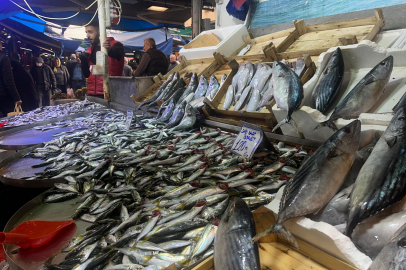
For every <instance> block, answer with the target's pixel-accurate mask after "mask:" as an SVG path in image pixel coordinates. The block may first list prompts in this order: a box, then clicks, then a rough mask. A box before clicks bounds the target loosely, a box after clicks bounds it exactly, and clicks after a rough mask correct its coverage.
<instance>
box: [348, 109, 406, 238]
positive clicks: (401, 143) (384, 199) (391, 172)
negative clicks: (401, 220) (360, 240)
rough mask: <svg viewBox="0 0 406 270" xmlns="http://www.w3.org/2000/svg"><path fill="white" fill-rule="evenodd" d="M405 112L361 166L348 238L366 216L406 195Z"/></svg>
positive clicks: (388, 129) (351, 211) (387, 130)
mask: <svg viewBox="0 0 406 270" xmlns="http://www.w3.org/2000/svg"><path fill="white" fill-rule="evenodd" d="M405 132H406V111H405V108H400V109H398V110H397V111H396V114H395V115H394V116H393V118H392V120H391V122H390V123H389V126H388V127H387V129H386V130H385V132H384V133H383V135H382V136H381V138H380V139H379V141H378V142H377V143H376V145H375V147H374V150H372V153H371V155H370V156H369V158H368V159H367V161H366V162H365V164H364V166H362V168H361V171H360V172H359V174H358V176H357V179H356V180H355V184H354V189H353V191H352V193H351V197H350V198H351V200H350V214H349V217H348V223H347V228H346V235H347V236H351V234H352V231H353V230H354V228H355V226H357V224H358V223H359V222H360V221H362V220H363V219H366V218H367V217H369V216H371V215H373V214H376V213H377V212H379V211H381V210H382V209H385V208H386V207H388V206H389V205H391V204H392V203H394V202H396V201H399V200H401V199H402V198H403V196H404V195H405V193H406V181H405V180H406V179H405V178H406V177H405V175H406V166H405V165H406V137H405Z"/></svg>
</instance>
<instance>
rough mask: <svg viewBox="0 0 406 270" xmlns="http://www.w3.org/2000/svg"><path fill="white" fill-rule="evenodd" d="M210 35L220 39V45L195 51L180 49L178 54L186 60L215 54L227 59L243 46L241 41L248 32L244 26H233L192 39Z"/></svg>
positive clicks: (203, 33)
mask: <svg viewBox="0 0 406 270" xmlns="http://www.w3.org/2000/svg"><path fill="white" fill-rule="evenodd" d="M211 33H213V34H215V35H216V36H217V37H218V38H219V39H220V43H219V44H218V45H217V46H210V47H201V48H195V49H185V48H182V49H181V50H180V51H179V54H180V55H183V56H185V57H186V59H200V58H210V57H213V53H215V52H218V53H221V54H222V55H224V56H225V57H229V56H230V55H231V54H232V53H233V52H235V51H236V50H237V49H238V48H239V47H241V45H243V43H244V40H243V39H242V37H243V36H244V35H247V34H248V30H247V27H246V26H245V25H244V24H241V25H234V26H228V27H223V28H218V29H213V30H208V31H204V32H202V33H200V34H199V35H198V36H197V37H195V38H194V39H197V38H199V37H200V36H202V35H208V34H211Z"/></svg>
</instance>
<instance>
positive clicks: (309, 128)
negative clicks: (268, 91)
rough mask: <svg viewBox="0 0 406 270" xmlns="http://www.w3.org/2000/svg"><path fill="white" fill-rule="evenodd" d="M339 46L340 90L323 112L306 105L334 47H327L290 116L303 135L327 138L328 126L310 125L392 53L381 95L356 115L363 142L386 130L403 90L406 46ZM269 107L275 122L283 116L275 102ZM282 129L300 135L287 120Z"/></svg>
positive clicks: (322, 118)
mask: <svg viewBox="0 0 406 270" xmlns="http://www.w3.org/2000/svg"><path fill="white" fill-rule="evenodd" d="M340 48H341V52H342V54H343V58H344V79H343V84H342V86H341V89H340V92H339V93H338V94H337V96H336V98H335V100H334V101H333V104H332V105H331V106H330V108H329V110H328V111H327V114H326V115H323V114H322V113H321V112H319V111H318V110H316V109H312V108H310V107H309V106H307V105H308V104H309V99H310V96H311V92H312V91H313V88H314V86H315V85H316V83H317V80H318V78H319V76H320V73H321V71H322V70H323V69H324V67H325V66H326V64H327V62H328V60H329V57H330V55H331V54H332V53H333V52H334V50H335V49H336V47H334V48H330V49H329V50H328V51H327V52H325V53H322V54H321V55H320V57H319V61H318V69H317V70H316V73H315V75H314V76H313V78H312V79H310V80H309V81H308V82H307V83H306V84H305V85H304V86H303V91H304V99H303V102H302V105H303V106H302V107H301V108H300V109H299V110H298V111H296V112H294V113H293V115H292V118H293V120H294V121H295V122H296V123H297V125H298V130H299V132H301V133H302V134H303V136H304V138H305V139H311V140H317V141H325V140H327V139H328V138H329V137H330V136H331V135H332V134H333V133H334V132H333V131H332V130H331V129H329V128H328V127H323V128H320V129H318V130H317V131H315V132H313V129H314V128H315V127H316V126H317V125H318V124H319V123H321V122H323V121H326V120H327V119H328V117H329V116H330V114H331V113H332V111H333V110H334V108H335V107H336V105H337V104H338V103H339V101H341V100H343V99H344V98H345V96H346V95H347V94H348V93H349V92H350V91H351V90H352V88H353V87H354V86H355V85H356V84H357V83H358V82H359V81H360V80H361V79H362V78H363V77H364V76H365V75H366V74H367V73H368V72H369V71H370V70H371V69H372V68H373V67H374V66H375V65H377V64H378V63H379V61H381V60H383V59H385V58H386V57H387V56H389V55H393V57H394V67H393V71H392V74H391V78H390V80H389V83H388V84H387V86H386V90H385V92H384V94H383V96H382V97H381V98H380V99H379V100H378V102H377V103H376V104H375V106H374V107H373V108H371V110H370V111H369V112H368V113H363V114H361V115H360V117H359V120H360V121H361V123H362V126H361V143H360V146H364V145H366V144H368V143H369V141H370V139H371V138H372V136H374V133H375V132H378V133H383V132H384V131H385V129H386V127H387V126H388V124H389V122H390V120H391V118H392V108H393V107H394V106H395V105H396V103H397V102H398V101H399V100H400V98H401V97H402V95H403V94H404V93H405V92H406V50H401V49H391V48H384V47H381V46H379V45H377V44H376V43H374V42H371V41H367V40H365V41H362V42H361V43H359V44H356V45H348V46H342V47H340ZM272 111H273V113H274V115H275V117H276V119H277V121H278V122H280V121H282V120H283V119H284V118H285V117H286V112H285V111H283V110H281V109H279V108H278V107H277V105H275V106H274V107H273V108H272ZM351 121H353V120H344V119H338V120H337V121H335V124H336V126H337V127H338V128H341V127H343V126H344V125H346V124H348V123H350V122H351ZM281 129H282V132H283V134H284V135H289V136H294V137H299V134H298V133H297V131H296V130H295V129H294V128H293V127H292V126H290V125H288V124H285V125H283V126H282V127H281Z"/></svg>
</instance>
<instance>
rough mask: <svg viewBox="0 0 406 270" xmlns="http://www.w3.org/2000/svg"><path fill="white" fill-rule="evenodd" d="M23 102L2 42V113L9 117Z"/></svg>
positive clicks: (0, 63)
mask: <svg viewBox="0 0 406 270" xmlns="http://www.w3.org/2000/svg"><path fill="white" fill-rule="evenodd" d="M21 104H22V101H21V98H20V95H19V94H18V91H17V88H16V86H15V84H14V78H13V72H12V69H11V64H10V59H9V58H8V57H7V55H6V54H5V53H3V44H2V43H1V42H0V112H1V114H2V115H3V116H7V114H8V113H9V112H13V111H14V108H15V106H16V105H21Z"/></svg>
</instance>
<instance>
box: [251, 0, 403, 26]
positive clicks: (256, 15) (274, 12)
mask: <svg viewBox="0 0 406 270" xmlns="http://www.w3.org/2000/svg"><path fill="white" fill-rule="evenodd" d="M404 3H406V0H357V1H354V0H337V1H327V0H267V1H264V0H252V4H251V16H252V17H251V26H250V28H258V27H263V26H268V25H274V24H280V23H284V22H291V21H292V20H300V19H310V18H317V17H324V16H329V15H335V14H342V13H348V12H354V11H360V10H366V9H373V8H379V7H386V6H393V5H399V4H404Z"/></svg>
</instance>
